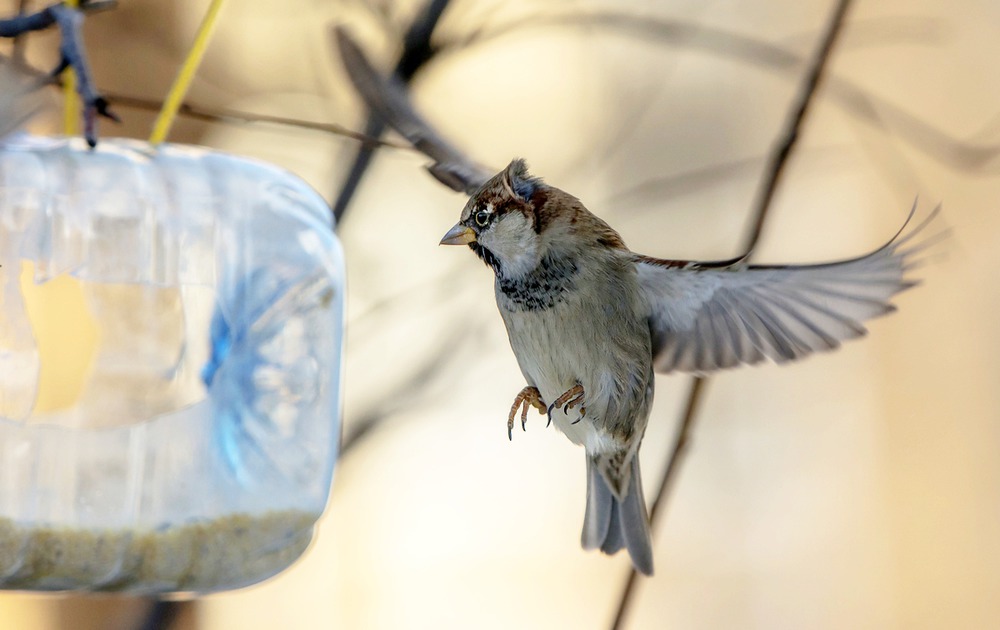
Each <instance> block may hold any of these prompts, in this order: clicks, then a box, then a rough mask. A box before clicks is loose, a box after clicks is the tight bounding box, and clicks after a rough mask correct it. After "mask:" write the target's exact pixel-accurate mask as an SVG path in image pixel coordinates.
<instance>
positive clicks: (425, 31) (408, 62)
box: [333, 0, 448, 225]
mask: <svg viewBox="0 0 1000 630" xmlns="http://www.w3.org/2000/svg"><path fill="white" fill-rule="evenodd" d="M447 7H448V0H430V2H429V3H428V4H427V7H426V8H425V9H424V10H423V11H422V12H421V13H420V14H419V15H418V16H417V18H416V19H415V20H414V22H413V24H412V25H411V26H410V28H409V30H407V32H406V35H405V36H404V38H403V51H402V53H400V56H399V61H398V62H397V63H396V68H395V70H394V74H395V76H396V77H398V79H399V80H400V81H402V82H403V83H404V84H408V83H410V81H411V80H412V79H413V77H414V75H416V73H417V71H418V70H420V68H422V67H423V66H424V65H426V64H427V62H429V61H430V60H431V59H432V58H433V57H434V55H435V54H436V52H437V51H436V50H435V48H434V47H433V46H431V34H432V33H433V32H434V28H435V27H436V26H437V24H438V22H439V21H440V20H441V14H442V13H444V10H445V9H446V8H447ZM385 128H386V123H385V121H384V120H382V117H381V116H379V115H377V114H376V113H374V112H369V113H368V122H367V123H366V124H365V131H364V134H365V135H366V136H369V137H371V138H378V137H381V135H382V132H384V131H385ZM374 156H375V153H374V151H373V149H371V148H370V147H366V146H361V147H358V153H357V155H356V156H355V157H354V163H353V164H351V169H350V171H348V173H347V179H345V180H344V184H343V186H342V187H341V188H340V192H339V193H338V194H337V199H336V201H334V203H333V218H334V220H335V221H336V222H337V224H338V225H339V224H340V221H341V219H342V218H343V216H344V213H345V212H347V207H348V206H349V205H350V203H351V200H352V199H354V193H356V192H357V189H358V185H360V183H361V179H362V178H363V177H364V175H365V173H366V172H367V171H368V166H369V165H370V164H371V161H372V158H373V157H374Z"/></svg>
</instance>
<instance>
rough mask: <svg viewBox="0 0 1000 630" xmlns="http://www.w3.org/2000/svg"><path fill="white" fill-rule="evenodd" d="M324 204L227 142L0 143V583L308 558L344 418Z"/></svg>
mask: <svg viewBox="0 0 1000 630" xmlns="http://www.w3.org/2000/svg"><path fill="white" fill-rule="evenodd" d="M331 221H332V219H331V217H330V212H329V208H328V206H327V205H326V203H325V202H324V201H323V199H322V198H321V197H320V196H319V195H318V194H316V193H315V191H313V190H312V189H310V188H309V187H308V186H307V185H306V184H304V183H303V182H301V181H300V180H299V179H297V178H295V177H293V176H291V175H290V174H288V173H286V172H284V171H281V170H279V169H276V168H273V167H270V166H267V165H264V164H261V163H257V162H253V161H250V160H246V159H241V158H237V157H233V156H229V155H224V154H221V153H215V152H211V151H208V150H204V149H196V148H189V147H181V146H162V147H159V148H157V149H155V150H152V149H150V147H149V145H146V144H145V143H139V142H129V141H114V140H112V141H104V142H102V143H101V145H100V147H99V148H98V149H97V150H96V151H89V150H87V149H86V147H85V145H84V144H83V143H82V141H75V140H51V139H44V140H43V139H38V138H21V139H19V140H13V141H8V142H7V143H6V144H3V143H0V265H2V267H0V588H7V589H31V590H76V589H81V590H92V591H129V592H138V593H165V592H178V591H180V592H210V591H218V590H224V589H230V588H237V587H241V586H245V585H248V584H252V583H254V582H257V581H260V580H262V579H265V578H267V577H269V576H271V575H274V574H275V573H277V572H279V571H280V570H282V569H283V568H285V567H287V566H288V565H289V564H291V563H292V562H293V561H294V560H295V559H296V558H298V556H299V555H300V554H302V552H303V551H304V550H305V548H306V546H307V545H308V544H309V542H310V540H311V538H312V533H313V527H314V524H315V522H316V520H317V518H318V517H319V516H320V514H321V512H322V511H323V509H324V507H325V505H326V501H327V497H328V495H329V490H330V482H331V478H332V473H333V466H334V461H335V459H336V453H337V444H338V441H339V435H340V369H341V343H342V333H343V311H344V261H343V255H342V253H341V249H340V246H339V244H338V241H337V239H336V237H335V236H334V234H333V231H332V224H331Z"/></svg>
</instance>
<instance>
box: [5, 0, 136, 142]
mask: <svg viewBox="0 0 1000 630" xmlns="http://www.w3.org/2000/svg"><path fill="white" fill-rule="evenodd" d="M113 6H115V2H112V1H109V0H91V1H90V2H86V1H85V2H81V3H80V7H79V8H74V7H69V6H66V5H65V4H63V3H61V2H60V3H56V4H52V5H49V6H47V7H45V8H44V9H42V10H41V11H38V12H36V13H30V14H27V15H18V16H16V17H12V18H9V19H6V20H0V37H18V36H19V35H22V34H24V33H27V32H30V31H39V30H43V29H46V28H49V27H50V26H53V25H56V26H58V27H59V31H60V34H61V41H60V44H59V65H57V66H56V68H55V70H53V72H52V74H53V76H55V75H57V74H59V73H61V72H62V71H63V70H65V69H66V68H73V70H74V71H75V72H76V75H77V86H76V87H77V92H78V93H79V94H80V99H81V100H82V101H83V129H84V132H83V134H84V137H85V138H86V140H87V144H88V145H90V146H91V147H95V146H97V119H98V117H101V116H103V117H105V118H110V119H111V120H114V121H116V122H118V121H119V119H118V116H116V115H115V114H114V113H113V112H112V111H111V110H110V109H109V107H108V101H107V100H106V99H105V98H104V97H102V96H101V95H100V94H99V93H98V91H97V88H96V87H95V86H94V80H93V78H92V76H91V74H90V66H89V64H88V63H87V55H86V52H85V49H84V46H83V34H82V33H81V28H82V26H83V18H84V13H85V12H90V11H101V10H105V9H109V8H112V7H113Z"/></svg>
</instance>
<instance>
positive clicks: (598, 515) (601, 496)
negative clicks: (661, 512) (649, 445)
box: [581, 457, 653, 575]
mask: <svg viewBox="0 0 1000 630" xmlns="http://www.w3.org/2000/svg"><path fill="white" fill-rule="evenodd" d="M581 542H582V544H583V547H584V549H600V550H601V551H603V552H604V553H606V554H613V553H616V552H617V551H619V550H621V549H622V548H625V549H628V553H629V556H631V557H632V564H633V565H634V566H635V568H636V570H637V571H639V572H640V573H643V574H645V575H652V574H653V544H652V540H651V538H650V534H649V516H648V515H647V513H646V501H645V499H644V498H643V495H642V479H641V477H640V475H639V458H638V457H635V458H633V459H632V463H631V475H630V478H629V482H628V486H627V488H626V490H625V492H623V497H622V498H621V499H619V498H617V497H616V496H615V495H614V493H613V492H612V490H611V487H610V486H609V485H608V483H607V481H605V479H604V477H603V476H602V475H601V473H600V469H599V466H598V465H597V461H596V459H595V458H594V457H588V458H587V511H586V514H585V516H584V519H583V535H582V537H581Z"/></svg>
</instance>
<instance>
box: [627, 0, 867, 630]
mask: <svg viewBox="0 0 1000 630" xmlns="http://www.w3.org/2000/svg"><path fill="white" fill-rule="evenodd" d="M849 7H850V0H838V1H837V4H836V6H835V7H834V9H833V12H832V14H831V15H830V18H829V20H828V21H827V26H826V32H825V33H824V34H823V37H822V39H821V40H820V44H819V47H818V48H817V50H816V53H815V54H814V56H813V62H812V63H811V64H810V67H809V69H808V71H807V72H806V75H805V77H804V78H803V80H802V83H801V85H800V87H799V91H798V94H797V96H796V98H795V100H794V101H793V103H792V110H791V112H790V114H789V116H788V118H787V119H786V122H785V126H784V129H783V130H782V132H781V135H780V136H779V137H778V139H777V141H776V142H775V144H774V148H773V149H772V151H771V157H770V159H769V160H768V165H767V168H766V169H765V171H764V179H763V181H762V183H761V187H760V188H759V192H758V194H757V196H756V199H755V201H754V204H753V216H754V221H753V223H752V224H751V229H750V231H749V233H748V234H747V239H746V242H745V244H744V248H743V250H742V251H745V252H746V255H747V256H748V257H749V256H750V253H751V252H753V249H754V247H755V246H756V245H757V241H758V239H759V238H760V234H761V230H762V229H763V227H764V222H765V221H766V219H767V214H768V210H769V209H770V207H771V201H772V200H773V199H774V193H775V191H776V190H777V188H778V184H779V183H780V181H781V176H782V174H783V173H784V172H785V165H786V164H787V163H788V159H789V157H791V154H792V150H793V149H794V148H795V145H796V143H797V142H798V139H799V137H800V135H801V132H802V127H803V124H804V122H805V119H806V115H807V114H808V112H809V107H810V106H811V105H812V103H813V101H814V99H815V96H816V93H817V90H818V88H819V85H820V82H821V80H822V78H823V74H824V72H825V70H826V67H827V62H828V61H829V59H830V55H831V53H832V51H833V47H834V45H835V44H836V41H837V36H838V35H839V34H840V32H841V29H842V26H843V23H844V18H845V16H846V15H847V10H848V8H849ZM707 382H708V379H707V378H706V377H695V379H694V382H693V384H692V386H691V391H690V393H689V394H688V399H687V404H686V406H685V413H684V417H683V419H682V421H681V424H680V428H679V429H678V432H677V437H676V439H675V441H674V447H673V450H672V452H671V454H670V459H669V460H667V466H666V468H664V470H663V475H662V476H661V478H660V483H659V486H658V487H657V490H656V498H655V499H654V500H653V504H652V505H651V506H650V510H649V516H650V527H651V528H654V527H655V526H656V517H657V516H659V514H660V513H661V510H660V509H659V508H660V505H661V504H663V502H664V501H665V500H666V497H667V494H668V491H669V488H670V486H671V482H672V480H673V479H674V477H675V476H676V473H677V470H678V469H679V466H680V461H681V459H682V457H683V456H684V453H685V452H686V450H687V444H688V436H689V435H690V432H691V430H692V428H693V427H694V422H695V418H696V415H695V412H696V411H697V408H698V404H699V403H700V401H701V398H702V395H703V391H704V389H705V384H706V383H707ZM636 575H637V574H636V572H635V569H634V568H632V569H631V570H630V571H629V575H628V578H627V580H626V582H625V587H624V589H623V590H622V594H621V598H620V599H619V602H618V609H617V611H616V613H615V617H614V620H613V622H612V625H611V627H612V629H613V630H619V629H620V628H622V627H623V624H624V622H625V620H626V619H627V618H628V611H629V608H630V606H631V602H632V601H633V594H634V593H635V584H636Z"/></svg>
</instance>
